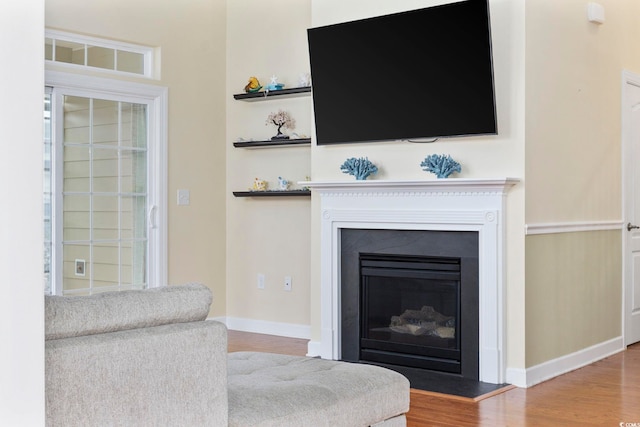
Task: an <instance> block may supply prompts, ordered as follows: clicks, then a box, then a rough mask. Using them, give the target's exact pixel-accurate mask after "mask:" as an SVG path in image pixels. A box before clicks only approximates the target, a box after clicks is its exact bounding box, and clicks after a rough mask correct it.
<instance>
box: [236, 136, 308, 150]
mask: <svg viewBox="0 0 640 427" xmlns="http://www.w3.org/2000/svg"><path fill="white" fill-rule="evenodd" d="M307 144H311V138H296V139H279V140H273V139H269V140H265V141H242V142H234V143H233V146H234V147H236V148H264V147H282V146H285V145H307Z"/></svg>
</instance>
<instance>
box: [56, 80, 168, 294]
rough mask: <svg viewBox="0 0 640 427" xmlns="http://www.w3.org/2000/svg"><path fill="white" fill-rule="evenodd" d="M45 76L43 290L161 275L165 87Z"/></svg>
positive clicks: (135, 283) (91, 287) (104, 286)
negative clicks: (48, 85) (46, 90)
mask: <svg viewBox="0 0 640 427" xmlns="http://www.w3.org/2000/svg"><path fill="white" fill-rule="evenodd" d="M81 77H82V76H81ZM47 82H48V83H49V84H51V89H50V90H49V91H48V93H47V96H46V98H45V128H47V127H48V128H49V131H48V132H47V131H46V130H45V195H44V202H45V237H46V239H45V240H46V243H45V275H46V277H47V281H46V282H45V291H47V292H49V293H55V294H91V293H96V292H102V291H107V290H123V289H139V288H145V287H148V286H157V285H158V284H161V283H165V282H166V267H165V266H166V262H165V258H166V249H165V247H166V226H165V219H166V203H165V197H164V194H165V188H166V184H165V183H166V176H165V175H166V166H165V165H166V154H165V152H166V147H165V142H164V141H165V136H164V135H165V133H166V132H165V130H164V129H165V128H166V125H165V120H166V119H165V117H164V116H166V90H164V88H159V87H155V86H148V85H138V84H132V83H127V82H120V81H113V80H106V79H97V78H89V77H82V78H79V77H78V76H68V75H66V74H64V73H54V72H48V73H47ZM47 106H48V107H47ZM48 108H49V111H47V109H48ZM47 113H48V114H47ZM47 116H48V118H47ZM47 123H48V124H49V126H47ZM47 133H48V134H49V135H50V138H47ZM47 165H49V167H48V166H47Z"/></svg>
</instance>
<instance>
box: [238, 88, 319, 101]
mask: <svg viewBox="0 0 640 427" xmlns="http://www.w3.org/2000/svg"><path fill="white" fill-rule="evenodd" d="M309 93H311V86H303V87H294V88H290V89H280V90H270V91H260V92H249V93H237V94H235V95H233V98H234V99H237V100H239V101H264V100H265V99H271V98H275V97H277V98H297V97H300V96H307V95H308V94H309Z"/></svg>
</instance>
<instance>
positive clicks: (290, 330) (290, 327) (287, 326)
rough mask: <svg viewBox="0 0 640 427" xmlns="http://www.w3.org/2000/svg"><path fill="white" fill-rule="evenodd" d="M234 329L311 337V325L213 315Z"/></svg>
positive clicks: (281, 335)
mask: <svg viewBox="0 0 640 427" xmlns="http://www.w3.org/2000/svg"><path fill="white" fill-rule="evenodd" d="M210 320H217V321H218V322H222V323H224V324H225V325H227V328H229V329H232V330H234V331H242V332H253V333H256V334H266V335H277V336H280V337H289V338H302V339H310V338H311V326H309V325H298V324H294V323H280V322H269V321H266V320H254V319H242V318H239V317H215V318H210Z"/></svg>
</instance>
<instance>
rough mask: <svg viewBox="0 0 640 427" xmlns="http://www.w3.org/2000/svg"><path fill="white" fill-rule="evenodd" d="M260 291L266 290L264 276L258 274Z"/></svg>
mask: <svg viewBox="0 0 640 427" xmlns="http://www.w3.org/2000/svg"><path fill="white" fill-rule="evenodd" d="M258 289H264V274H258Z"/></svg>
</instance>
